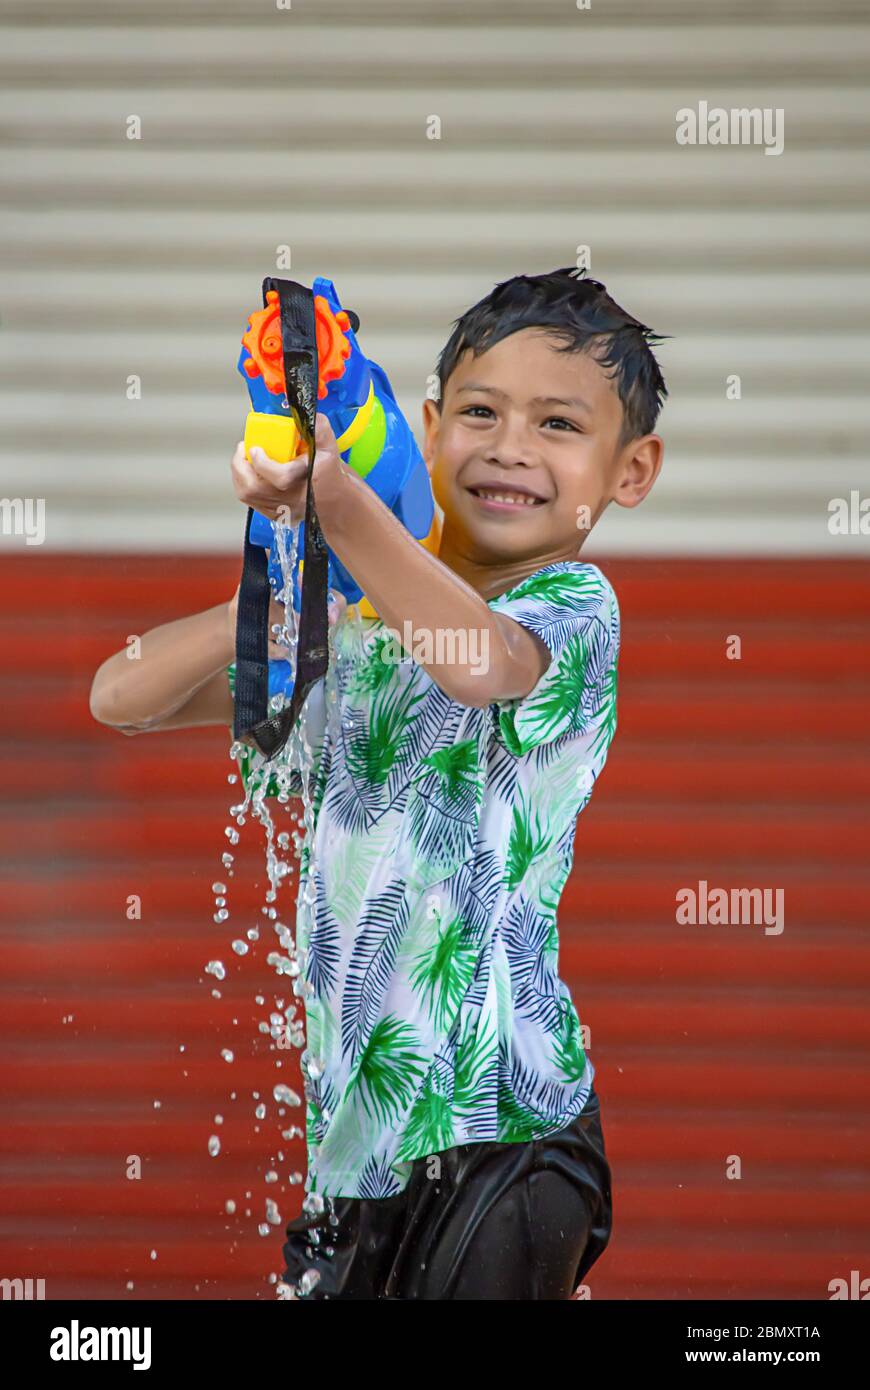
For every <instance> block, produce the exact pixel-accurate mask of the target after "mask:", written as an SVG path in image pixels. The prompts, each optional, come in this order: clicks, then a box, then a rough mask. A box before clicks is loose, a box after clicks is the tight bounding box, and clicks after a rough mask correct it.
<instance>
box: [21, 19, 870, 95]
mask: <svg viewBox="0 0 870 1390" xmlns="http://www.w3.org/2000/svg"><path fill="white" fill-rule="evenodd" d="M418 15H419V11H418ZM272 17H273V23H272V25H271V26H270V27H269V29H268V31H267V32H268V42H267V43H264V34H263V31H262V30H260V29H258V28H255V27H251V26H250V25H242V24H234V25H219V24H214V23H212V24H206V25H201V24H199V25H196V26H190V27H187V28H185V27H182V26H178V27H177V28H176V29H175V30H174V32H173V36H172V42H171V43H167V42H166V40H165V38H164V36H163V34H162V33H161V32H160V29H159V27H158V26H154V27H151V28H144V29H142V30H140V31H139V33H137V35H136V42H135V44H131V43H130V42H129V41H128V38H127V35H126V33H125V31H124V29H123V28H122V27H119V26H117V25H113V26H112V27H99V26H85V25H81V24H80V25H75V26H70V25H64V26H62V27H56V28H52V27H50V26H49V25H43V26H40V27H39V29H31V28H27V27H21V28H18V27H14V26H9V27H7V28H6V30H5V32H4V33H3V34H2V43H0V53H2V57H0V76H2V77H3V79H4V82H8V81H9V79H10V77H11V78H12V79H13V80H15V81H16V82H18V83H21V82H23V81H37V82H38V81H40V80H44V75H45V72H46V70H47V69H49V70H50V69H51V66H52V63H54V64H55V65H56V68H57V80H58V81H59V82H60V83H62V84H63V85H65V86H74V85H76V84H78V83H84V82H87V84H88V85H91V82H92V81H93V78H94V75H95V74H97V75H99V74H102V73H105V74H106V75H107V77H109V78H110V80H111V81H112V82H113V83H117V82H118V81H119V80H124V81H130V82H143V83H145V84H146V85H147V84H150V83H154V84H160V83H163V82H167V81H171V80H172V77H173V76H175V75H178V76H181V77H182V78H183V80H184V81H185V83H186V84H187V85H190V86H195V85H196V84H197V82H198V80H200V79H198V76H197V74H198V73H202V74H204V75H205V76H206V79H207V80H208V81H209V82H212V83H214V82H216V81H222V80H223V81H226V80H230V81H233V82H238V83H239V84H242V83H244V82H247V81H251V82H255V83H256V84H257V85H258V86H262V85H264V84H268V83H275V82H280V83H282V85H283V83H284V80H285V76H286V71H287V64H288V63H289V64H290V65H291V69H290V70H291V71H292V72H293V73H294V77H296V76H297V74H298V80H296V81H294V84H293V86H294V88H295V89H296V93H298V94H299V95H300V96H301V95H302V92H303V91H305V88H306V86H310V87H312V88H314V89H315V90H318V91H322V90H323V58H324V30H323V29H312V28H308V29H306V28H305V27H296V26H294V24H293V18H292V15H291V14H290V13H289V12H287V13H281V12H273V16H272ZM419 17H420V18H422V15H420V16H419ZM565 18H566V20H567V22H563V23H561V24H558V23H556V24H552V23H551V24H548V25H544V24H536V25H534V26H529V27H525V28H523V29H521V30H515V29H511V28H510V27H507V26H502V25H488V26H486V27H484V26H483V25H481V26H480V27H479V28H473V27H467V28H465V29H464V32H463V34H462V43H459V44H458V43H457V41H456V35H455V34H454V33H452V32H451V31H450V29H449V28H446V27H445V26H444V25H443V24H442V25H426V24H425V23H421V24H419V26H418V27H417V28H415V31H414V42H413V48H411V49H409V44H408V37H407V34H406V33H405V32H403V31H402V29H401V28H399V29H396V28H394V27H393V26H392V25H384V26H383V27H381V28H376V29H373V28H372V27H371V26H366V27H364V28H362V27H356V26H355V25H353V24H342V25H341V26H339V27H336V28H335V29H330V30H329V40H328V42H329V47H328V56H329V62H328V68H327V71H328V78H329V82H330V83H334V84H335V85H336V86H339V85H341V86H344V87H347V86H348V85H349V86H350V87H351V88H352V87H353V86H355V85H357V86H364V87H372V88H374V89H375V90H377V88H378V86H379V85H381V84H383V82H384V81H387V82H389V81H391V80H392V81H393V82H394V83H397V84H398V83H399V82H402V83H407V82H408V80H409V78H410V77H413V79H414V83H415V85H417V84H421V85H422V84H424V83H427V84H428V83H432V82H433V81H434V82H439V81H440V82H442V83H443V81H444V76H445V73H449V75H450V80H451V81H457V79H458V78H460V77H462V76H463V75H465V74H469V75H470V74H474V75H475V78H477V74H479V73H480V70H481V66H482V62H481V60H482V58H485V67H486V70H487V71H488V72H489V73H490V74H493V73H498V74H499V77H500V78H501V80H505V79H508V78H510V79H514V80H516V81H518V82H519V84H520V85H529V86H534V87H541V89H542V90H541V99H542V101H546V100H547V98H548V96H551V91H550V85H549V81H548V82H547V83H546V84H542V83H541V78H540V73H541V70H542V68H543V67H544V66H545V67H546V72H547V76H548V79H549V78H550V77H552V81H553V82H554V83H558V82H559V80H560V78H562V79H563V80H564V78H565V77H566V76H567V75H568V74H569V73H571V74H572V75H573V72H574V71H575V70H576V65H577V63H578V62H579V61H582V62H583V64H584V65H585V66H587V67H588V69H589V70H590V71H592V72H595V73H596V76H597V80H598V81H602V80H603V79H605V78H608V77H616V78H617V79H618V80H619V81H620V82H621V83H630V81H631V78H632V76H633V75H634V74H637V75H638V76H640V77H643V78H645V79H646V80H647V81H648V80H649V74H650V71H651V70H654V71H656V72H657V73H658V75H659V79H660V80H661V81H669V80H671V81H672V80H673V79H674V78H675V77H678V78H682V77H683V75H684V72H685V68H686V64H687V63H688V62H692V63H693V77H694V78H695V80H696V81H698V82H701V81H704V82H710V81H716V80H718V81H721V82H725V83H730V82H732V81H733V79H734V73H735V72H739V73H740V75H741V78H742V79H743V80H744V81H745V80H747V79H748V78H752V77H757V76H759V75H765V76H769V75H770V74H771V72H774V71H775V72H776V74H777V76H778V78H779V80H780V81H782V82H785V83H787V82H789V81H792V82H793V81H796V80H804V81H807V80H809V81H812V82H819V81H824V80H825V79H828V80H830V79H831V78H832V77H833V78H836V79H837V80H848V78H850V77H851V78H853V80H860V79H861V78H862V77H863V76H864V74H865V72H866V64H867V60H868V57H870V35H868V31H867V27H866V25H863V24H855V25H852V26H845V25H838V26H836V27H833V28H827V27H826V26H823V25H820V24H807V25H797V24H790V25H786V26H779V25H777V26H771V31H770V35H769V37H770V43H771V45H772V46H773V52H774V53H775V58H774V57H773V56H772V54H771V51H770V50H769V49H768V47H767V46H766V45H765V43H764V41H763V40H764V37H765V35H764V31H763V30H762V31H761V33H759V30H758V29H757V28H755V27H750V28H745V27H743V26H741V25H738V24H734V23H731V24H720V25H718V26H714V25H708V26H705V28H704V30H703V31H702V34H701V35H696V34H695V33H694V32H693V30H692V29H691V28H689V29H681V30H678V31H677V32H676V33H674V32H673V31H671V30H670V29H668V28H667V27H665V26H662V25H649V24H646V25H644V24H634V25H632V26H631V27H630V28H628V29H624V28H621V27H618V26H615V25H614V26H609V25H601V24H595V23H594V22H593V23H591V24H590V23H588V22H587V21H585V19H584V16H583V15H582V14H578V13H577V12H576V10H575V12H574V13H573V14H572V12H571V11H570V10H568V11H567V14H566V16H565ZM361 54H364V55H365V60H364V64H363V66H362V67H361V65H360V56H361ZM306 72H307V74H308V82H307V83H306V81H305V74H306ZM489 80H490V82H491V81H492V76H490V79H489ZM285 95H287V96H291V97H292V95H294V94H291V93H286V94H285ZM466 95H467V96H470V93H467V94H466ZM306 96H307V93H306ZM710 96H711V100H717V99H718V97H717V94H716V93H715V92H712V93H711V94H710ZM409 97H410V93H409ZM412 99H415V100H416V101H417V102H418V103H419V94H418V93H416V92H415V93H414V97H413V98H412ZM323 104H324V107H325V106H326V104H327V103H326V102H325V101H324V103H323Z"/></svg>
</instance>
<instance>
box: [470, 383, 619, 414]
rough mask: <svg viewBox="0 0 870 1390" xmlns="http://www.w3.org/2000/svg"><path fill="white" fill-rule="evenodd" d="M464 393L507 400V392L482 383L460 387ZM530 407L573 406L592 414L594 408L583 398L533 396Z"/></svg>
mask: <svg viewBox="0 0 870 1390" xmlns="http://www.w3.org/2000/svg"><path fill="white" fill-rule="evenodd" d="M462 391H483V392H484V394H487V395H490V396H499V397H500V398H501V399H502V400H507V398H508V397H507V392H506V391H500V390H499V389H498V387H497V386H484V385H483V383H482V382H478V381H469V382H467V383H466V385H465V386H460V387H459V390H458V391H457V393H456V394H457V395H459V394H460V393H461V392H462ZM529 404H530V405H569V406H570V405H573V406H577V407H578V408H579V409H580V410H586V411H588V412H589V414H590V415H591V414H592V407H591V405H590V404H589V402H588V401H584V400H583V398H582V396H533V397H532V399H531V401H530V402H529Z"/></svg>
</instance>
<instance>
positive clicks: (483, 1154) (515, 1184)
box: [282, 1086, 612, 1300]
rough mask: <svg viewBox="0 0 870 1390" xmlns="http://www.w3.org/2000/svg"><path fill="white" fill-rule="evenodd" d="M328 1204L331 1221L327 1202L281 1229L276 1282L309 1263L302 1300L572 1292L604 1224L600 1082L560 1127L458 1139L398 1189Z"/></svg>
mask: <svg viewBox="0 0 870 1390" xmlns="http://www.w3.org/2000/svg"><path fill="white" fill-rule="evenodd" d="M436 1159H438V1160H440V1174H438V1166H439V1165H438V1164H436V1162H435V1160H436ZM433 1169H434V1170H435V1173H436V1174H437V1176H428V1174H429V1173H431V1172H432V1171H433ZM333 1204H334V1208H335V1214H336V1215H337V1217H338V1218H339V1220H338V1224H337V1225H332V1224H330V1220H329V1212H328V1210H327V1211H324V1212H323V1213H321V1214H319V1215H317V1216H314V1217H312V1216H310V1215H308V1214H307V1213H303V1214H302V1216H300V1217H298V1218H297V1219H296V1220H295V1221H291V1222H290V1224H289V1225H288V1227H287V1243H286V1244H285V1246H284V1259H285V1261H286V1269H285V1271H284V1274H283V1276H282V1277H283V1282H284V1283H285V1284H289V1285H291V1286H292V1285H296V1286H297V1287H298V1283H299V1280H300V1279H301V1278H302V1276H303V1275H304V1274H305V1272H306V1271H315V1275H314V1276H312V1275H311V1273H309V1275H308V1279H307V1280H306V1281H305V1283H304V1284H303V1286H302V1296H303V1297H305V1298H306V1299H318V1298H323V1299H325V1298H347V1299H373V1298H387V1299H406V1298H425V1299H506V1300H507V1299H511V1300H526V1299H569V1298H570V1297H571V1295H572V1294H573V1292H574V1290H575V1288H576V1287H577V1285H578V1284H579V1283H581V1282H582V1280H583V1278H584V1277H585V1275H586V1273H587V1271H588V1270H589V1269H591V1267H592V1265H593V1264H594V1263H595V1261H596V1260H597V1259H598V1257H599V1255H600V1254H602V1252H603V1251H604V1249H605V1247H606V1245H607V1243H608V1241H609V1239H610V1231H611V1221H612V1207H611V1193H610V1167H609V1164H608V1162H607V1158H606V1156H605V1153H604V1136H603V1134H602V1131H601V1115H600V1106H599V1101H598V1097H597V1095H596V1094H595V1088H594V1086H593V1089H592V1091H591V1092H590V1095H589V1099H588V1100H587V1102H586V1107H585V1108H584V1110H582V1111H581V1113H580V1114H579V1115H578V1116H577V1118H576V1119H575V1120H573V1121H572V1123H571V1124H570V1125H568V1126H567V1128H565V1129H563V1130H560V1131H559V1133H558V1134H553V1135H550V1136H549V1137H548V1138H546V1139H533V1140H530V1141H529V1142H527V1143H518V1144H512V1143H494V1142H485V1143H479V1144H460V1145H459V1146H458V1147H456V1148H453V1149H447V1150H445V1151H444V1152H443V1153H440V1154H437V1155H431V1156H427V1157H424V1158H418V1159H416V1160H415V1161H414V1163H413V1165H412V1171H411V1176H410V1179H409V1181H408V1185H407V1187H406V1188H405V1189H404V1191H402V1192H400V1193H398V1194H397V1195H396V1196H395V1197H382V1198H378V1199H372V1200H366V1199H361V1198H356V1197H336V1198H334V1199H333ZM312 1231H313V1232H315V1234H314V1243H312ZM327 1247H329V1248H331V1249H332V1251H333V1253H332V1255H327V1254H326V1249H327ZM318 1275H319V1278H316V1276H318ZM309 1285H311V1288H310V1292H308V1291H307V1287H308V1286H309Z"/></svg>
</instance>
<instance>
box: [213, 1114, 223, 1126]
mask: <svg viewBox="0 0 870 1390" xmlns="http://www.w3.org/2000/svg"><path fill="white" fill-rule="evenodd" d="M214 1122H215V1124H216V1125H222V1124H223V1122H224V1117H223V1115H215V1117H214Z"/></svg>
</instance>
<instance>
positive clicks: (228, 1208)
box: [224, 1197, 236, 1216]
mask: <svg viewBox="0 0 870 1390" xmlns="http://www.w3.org/2000/svg"><path fill="white" fill-rule="evenodd" d="M235 1210H236V1204H235V1202H234V1201H233V1199H232V1197H228V1198H227V1200H226V1201H225V1202H224V1211H225V1212H226V1214H227V1216H232V1215H233V1213H234V1212H235Z"/></svg>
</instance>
